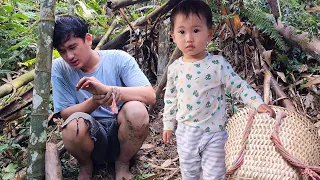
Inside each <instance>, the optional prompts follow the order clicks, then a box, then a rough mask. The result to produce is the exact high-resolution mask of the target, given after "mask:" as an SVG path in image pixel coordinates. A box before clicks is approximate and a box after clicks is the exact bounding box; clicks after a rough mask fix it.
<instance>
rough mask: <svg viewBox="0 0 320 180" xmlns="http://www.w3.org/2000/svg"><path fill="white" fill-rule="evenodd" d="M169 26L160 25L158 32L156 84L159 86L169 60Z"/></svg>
mask: <svg viewBox="0 0 320 180" xmlns="http://www.w3.org/2000/svg"><path fill="white" fill-rule="evenodd" d="M169 31H170V26H169V25H168V24H164V23H161V25H160V30H159V60H158V72H157V82H158V84H159V82H160V80H161V79H162V75H163V73H164V71H165V67H166V65H167V63H168V60H169V50H170V35H169Z"/></svg>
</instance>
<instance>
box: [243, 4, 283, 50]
mask: <svg viewBox="0 0 320 180" xmlns="http://www.w3.org/2000/svg"><path fill="white" fill-rule="evenodd" d="M239 13H240V14H241V15H243V16H245V17H247V18H248V19H249V21H251V22H253V23H254V24H255V25H256V26H257V27H258V28H260V29H263V33H265V34H266V35H268V36H269V37H270V38H271V39H272V40H274V41H275V44H276V45H277V46H278V47H279V48H280V49H281V50H284V51H285V50H286V49H287V45H286V44H285V42H284V41H283V39H282V37H281V36H280V34H279V32H278V31H277V30H276V29H275V27H274V26H273V22H272V19H270V18H268V16H267V14H266V13H265V12H264V11H263V10H262V9H261V8H260V7H258V6H254V5H247V9H242V10H241V11H239Z"/></svg>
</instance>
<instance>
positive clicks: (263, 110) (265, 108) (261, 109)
mask: <svg viewBox="0 0 320 180" xmlns="http://www.w3.org/2000/svg"><path fill="white" fill-rule="evenodd" d="M257 110H258V112H259V113H268V114H269V115H270V117H272V118H275V117H276V113H275V112H274V110H273V109H271V108H270V106H268V105H266V104H261V105H260V106H259V107H258V109H257Z"/></svg>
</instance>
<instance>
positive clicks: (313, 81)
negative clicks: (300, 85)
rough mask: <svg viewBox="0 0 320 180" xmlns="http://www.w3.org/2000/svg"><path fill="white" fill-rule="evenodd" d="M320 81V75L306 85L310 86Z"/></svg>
mask: <svg viewBox="0 0 320 180" xmlns="http://www.w3.org/2000/svg"><path fill="white" fill-rule="evenodd" d="M319 83H320V77H318V78H315V79H313V80H312V81H309V82H308V83H307V84H306V86H305V87H307V88H310V87H311V86H312V85H315V84H319Z"/></svg>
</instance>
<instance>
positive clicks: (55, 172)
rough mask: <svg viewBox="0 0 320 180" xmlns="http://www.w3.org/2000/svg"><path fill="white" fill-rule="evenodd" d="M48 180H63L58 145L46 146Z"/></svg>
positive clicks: (49, 144) (50, 144)
mask: <svg viewBox="0 0 320 180" xmlns="http://www.w3.org/2000/svg"><path fill="white" fill-rule="evenodd" d="M45 157H46V161H45V167H46V180H61V179H63V177H62V168H61V163H60V158H59V153H58V148H57V145H56V144H54V143H47V146H46V156H45Z"/></svg>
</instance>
